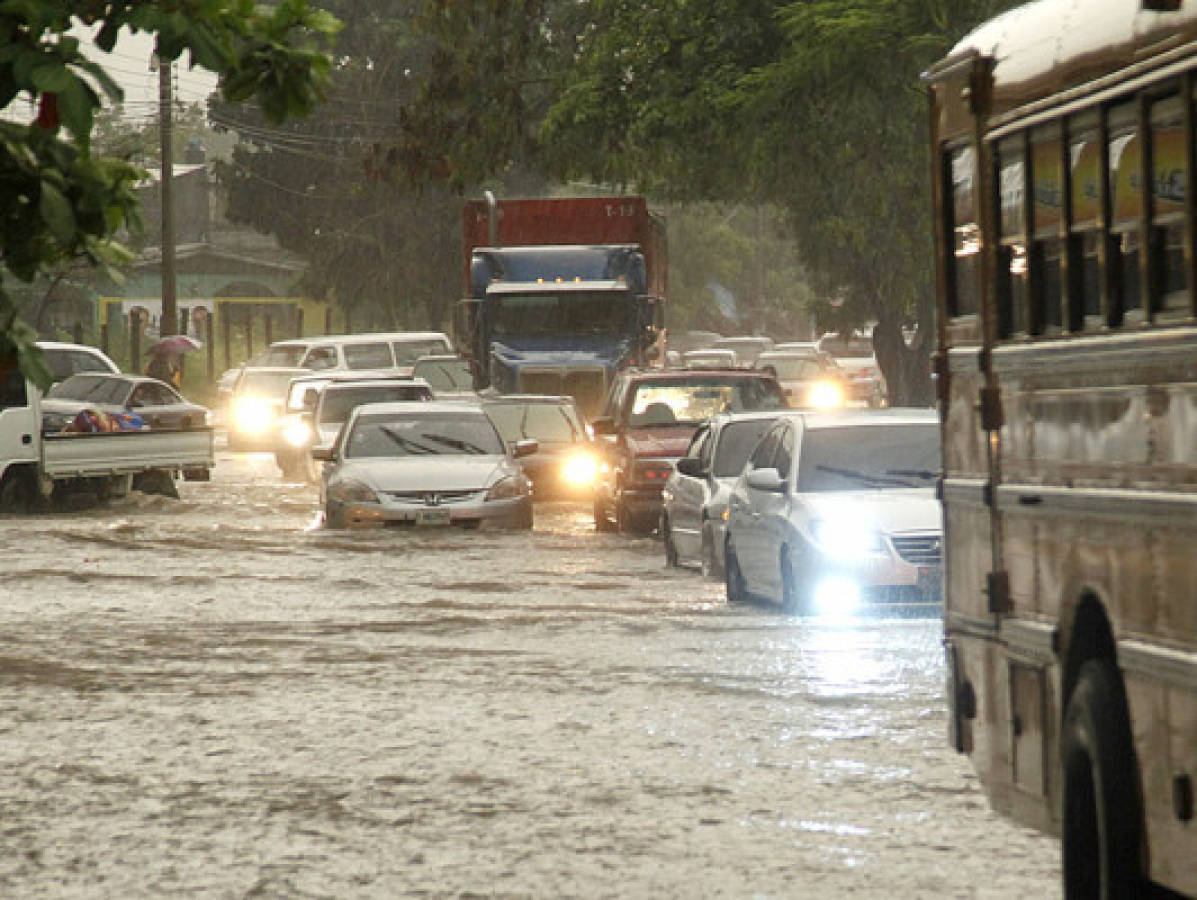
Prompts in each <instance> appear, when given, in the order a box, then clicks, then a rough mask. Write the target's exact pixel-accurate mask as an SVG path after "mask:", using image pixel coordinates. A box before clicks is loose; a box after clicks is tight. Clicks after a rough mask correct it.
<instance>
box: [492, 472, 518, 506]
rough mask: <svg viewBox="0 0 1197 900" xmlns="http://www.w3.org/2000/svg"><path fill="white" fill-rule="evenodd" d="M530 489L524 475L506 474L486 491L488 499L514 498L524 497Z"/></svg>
mask: <svg viewBox="0 0 1197 900" xmlns="http://www.w3.org/2000/svg"><path fill="white" fill-rule="evenodd" d="M527 491H528V486H527V483H526V482H525V481H524V476H523V475H506V476H504V477H503V478H500V479H499V480H498V481H496V482H495V483H494V484H492V485H491V486H490V490H488V491H487V492H486V499H487V500H514V499H515V498H516V497H522V496H524V494H526V493H527Z"/></svg>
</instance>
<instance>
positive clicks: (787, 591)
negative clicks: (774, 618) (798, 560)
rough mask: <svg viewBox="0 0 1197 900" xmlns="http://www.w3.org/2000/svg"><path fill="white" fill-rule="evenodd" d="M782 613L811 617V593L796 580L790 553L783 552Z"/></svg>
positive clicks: (783, 550)
mask: <svg viewBox="0 0 1197 900" xmlns="http://www.w3.org/2000/svg"><path fill="white" fill-rule="evenodd" d="M780 565H781V611H782V612H784V613H789V614H790V615H799V616H806V615H810V600H809V592H808V591H807V589H806V588H805V587H801V586H799V585H798V583H797V581H795V579H794V569H793V567H792V566H791V565H790V559H789V552H788V551H787V550H785V549H784V548H783V549H782V552H781V564H780Z"/></svg>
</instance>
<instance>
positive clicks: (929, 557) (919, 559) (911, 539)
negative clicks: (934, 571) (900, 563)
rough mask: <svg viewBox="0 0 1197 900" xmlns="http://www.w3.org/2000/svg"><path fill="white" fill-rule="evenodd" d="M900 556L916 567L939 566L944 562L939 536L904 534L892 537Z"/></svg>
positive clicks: (941, 542)
mask: <svg viewBox="0 0 1197 900" xmlns="http://www.w3.org/2000/svg"><path fill="white" fill-rule="evenodd" d="M890 541H892V542H893V545H894V550H896V551H897V552H898V556H900V557H902V559H904V560H906V562H908V563H910V564H911V565H915V566H938V565H939V564H940V563H941V562H942V561H943V537H942V536H941V535H939V534H904V535H894V536H891V537H890Z"/></svg>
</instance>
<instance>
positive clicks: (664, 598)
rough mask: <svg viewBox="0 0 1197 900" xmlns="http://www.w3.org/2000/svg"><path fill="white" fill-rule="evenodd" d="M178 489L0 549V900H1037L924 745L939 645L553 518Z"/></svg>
mask: <svg viewBox="0 0 1197 900" xmlns="http://www.w3.org/2000/svg"><path fill="white" fill-rule="evenodd" d="M180 489H181V493H182V500H180V501H170V500H166V499H163V498H156V497H154V498H151V497H145V496H143V495H140V494H134V495H132V497H131V498H129V499H126V500H121V501H117V502H114V503H112V504H109V505H108V506H105V507H102V508H99V509H92V510H86V511H80V512H75V513H70V514H56V515H44V516H37V517H32V518H23V519H19V518H0V559H3V563H2V564H0V617H2V620H0V769H2V773H3V780H2V782H0V851H2V852H0V895H2V896H4V897H55V898H59V897H65V898H72V897H142V896H146V897H149V896H153V897H158V896H163V895H206V896H208V895H210V896H218V897H305V898H306V897H329V898H333V897H336V898H340V897H378V898H387V897H396V896H429V895H431V896H488V897H489V896H536V897H557V896H577V897H691V896H702V897H819V898H823V900H826V898H835V897H841V896H847V895H848V894H849V892H851V894H852V896H854V897H861V898H870V897H876V898H886V900H893V898H912V897H935V898H942V897H984V898H1007V897H1011V898H1025V897H1036V898H1042V897H1053V896H1059V893H1060V889H1059V864H1058V852H1059V851H1058V846H1057V845H1056V843H1055V842H1054V841H1052V840H1049V839H1046V838H1043V837H1040V836H1038V835H1036V834H1033V833H1031V832H1029V831H1027V830H1025V829H1023V828H1020V827H1018V826H1016V825H1013V824H1011V823H1009V822H1007V821H1005V820H1003V819H1000V818H999V817H998V816H996V815H994V814H993V813H992V812H990V811H989V809H988V806H987V804H986V801H985V799H984V797H983V796H982V794H981V793H980V792H979V789H978V785H977V781H976V779H975V778H974V777H973V775H972V773H971V770H970V768H969V765H968V761H967V759H966V758H964V757H960V756H957V755H956V754H955V753H954V752H952V750H951V749H950V748H949V747H948V746H947V742H946V727H945V709H944V697H943V682H944V673H943V664H942V649H941V643H940V630H941V624H940V622H939V621H938V620H936V619H930V620H917V619H916V620H910V619H904V620H897V621H877V620H872V621H862V622H854V623H839V624H819V623H812V622H804V621H801V620H797V619H793V618H789V617H786V616H782V615H779V614H777V613H775V612H773V611H771V610H769V609H763V608H754V607H748V608H729V607H728V606H727V605H726V604H725V603H724V599H723V591H722V588H721V586H719V585H718V584H716V583H712V582H708V581H705V580H703V579H702V578H701V577H700V576H699V575H698V574H697V573H695V572H687V571H681V572H673V571H668V570H666V569H665V568H664V567H663V564H662V554H661V552H660V547H659V545H658V544H657V543H656V542H655V541H652V540H650V539H628V538H622V537H619V536H615V535H597V534H595V533H594V532H593V530H592V528H591V525H590V519H589V510H588V508H587V507H583V506H581V505H568V504H566V505H554V506H550V507H546V508H543V509H538V513H537V525H536V530H535V532H534V533H533V534H532V535H530V536H529V535H526V534H491V533H486V532H468V533H459V532H456V531H454V532H440V531H432V530H430V531H426V532H422V533H421V532H401V533H397V532H385V533H369V534H365V533H338V532H330V531H326V530H323V529H320V528H317V527H313V523H314V519H315V512H316V491H315V489H314V488H311V487H308V486H302V485H284V484H281V483H280V482H279V480H278V474H277V470H275V468H274V465H273V461H272V460H271V459H270V458H269V457H267V456H265V455H254V454H240V455H232V454H229V455H221V457H220V459H219V465H218V466H217V469H216V471H215V472H214V480H213V481H212V482H210V483H206V484H181V485H180Z"/></svg>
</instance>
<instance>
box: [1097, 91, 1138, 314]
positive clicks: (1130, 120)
mask: <svg viewBox="0 0 1197 900" xmlns="http://www.w3.org/2000/svg"><path fill="white" fill-rule="evenodd" d="M1135 115H1136V113H1135V106H1134V104H1131V103H1127V104H1123V105H1122V106H1116V107H1114V108H1113V109H1111V110H1110V112H1109V119H1108V125H1107V132H1108V141H1109V154H1110V171H1109V173H1108V179H1109V181H1108V184H1109V191H1110V228H1109V233H1110V249H1109V253H1108V255H1107V257H1106V267H1107V270H1108V274H1107V277H1108V279H1109V284H1110V292H1111V297H1110V323H1109V324H1110V325H1112V326H1115V327H1117V326H1119V325H1122V324H1130V325H1137V324H1142V322H1143V297H1142V296H1141V293H1140V291H1139V223H1140V221H1141V220H1142V218H1143V191H1142V190H1141V189H1140V187H1141V186H1140V184H1139V181H1140V179H1139V171H1140V154H1141V153H1142V152H1143V142H1142V141H1140V140H1139V136H1138V134H1137V131H1136V128H1135Z"/></svg>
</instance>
